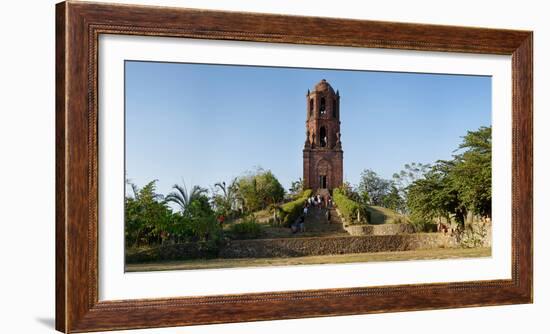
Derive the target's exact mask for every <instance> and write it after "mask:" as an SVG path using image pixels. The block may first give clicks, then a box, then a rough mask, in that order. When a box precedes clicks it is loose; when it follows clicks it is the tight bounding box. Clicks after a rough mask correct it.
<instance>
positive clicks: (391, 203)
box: [382, 184, 406, 212]
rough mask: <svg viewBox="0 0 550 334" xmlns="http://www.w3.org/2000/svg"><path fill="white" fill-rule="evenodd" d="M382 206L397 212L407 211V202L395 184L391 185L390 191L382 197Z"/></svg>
mask: <svg viewBox="0 0 550 334" xmlns="http://www.w3.org/2000/svg"><path fill="white" fill-rule="evenodd" d="M382 206H383V207H385V208H388V209H392V210H394V211H397V212H404V211H405V209H406V202H405V200H404V199H403V197H401V194H400V192H399V189H398V188H397V187H396V186H395V185H394V184H392V185H391V188H390V191H389V192H388V193H387V194H385V195H384V196H383V197H382Z"/></svg>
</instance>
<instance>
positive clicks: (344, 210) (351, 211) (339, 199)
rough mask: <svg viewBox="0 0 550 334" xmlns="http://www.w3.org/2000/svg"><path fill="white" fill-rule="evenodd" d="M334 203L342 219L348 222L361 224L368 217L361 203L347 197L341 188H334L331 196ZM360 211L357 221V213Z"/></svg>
mask: <svg viewBox="0 0 550 334" xmlns="http://www.w3.org/2000/svg"><path fill="white" fill-rule="evenodd" d="M332 198H333V200H334V204H336V206H337V207H338V211H340V214H342V216H344V219H345V220H347V221H348V222H349V223H350V224H361V223H365V222H368V217H367V215H366V211H365V210H364V209H363V207H362V206H361V204H359V203H357V202H355V201H353V200H351V199H349V198H348V197H347V196H346V195H344V192H343V191H342V190H341V189H334V192H333V196H332ZM358 212H359V213H360V216H361V220H364V221H361V222H360V221H357V213H358Z"/></svg>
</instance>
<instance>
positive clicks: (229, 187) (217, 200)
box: [212, 178, 241, 217]
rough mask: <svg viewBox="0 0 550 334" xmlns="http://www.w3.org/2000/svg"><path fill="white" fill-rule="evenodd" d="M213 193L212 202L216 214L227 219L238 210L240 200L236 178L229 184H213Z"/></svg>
mask: <svg viewBox="0 0 550 334" xmlns="http://www.w3.org/2000/svg"><path fill="white" fill-rule="evenodd" d="M213 193H214V195H213V196H212V202H213V204H214V207H215V208H216V212H217V213H218V214H220V215H224V216H226V217H229V216H231V215H232V214H234V213H235V212H237V211H238V210H239V207H240V202H241V200H240V197H239V187H238V183H237V178H234V179H233V180H232V181H231V183H230V184H226V183H225V182H218V183H216V184H214V192H213Z"/></svg>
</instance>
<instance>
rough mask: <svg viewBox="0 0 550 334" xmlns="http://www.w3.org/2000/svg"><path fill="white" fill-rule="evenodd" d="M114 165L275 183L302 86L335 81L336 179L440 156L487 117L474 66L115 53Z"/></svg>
mask: <svg viewBox="0 0 550 334" xmlns="http://www.w3.org/2000/svg"><path fill="white" fill-rule="evenodd" d="M125 73H126V74H125V75H126V86H125V89H126V92H125V99H126V173H127V177H128V178H129V179H130V180H131V181H132V182H134V183H136V184H138V185H139V186H142V185H143V184H145V183H147V182H148V181H150V180H153V179H158V180H159V183H158V191H159V192H161V193H163V194H167V193H169V192H170V188H171V186H172V185H173V184H174V183H181V182H182V181H183V180H184V181H185V183H186V184H187V186H188V187H189V186H191V185H195V184H198V185H201V186H203V187H206V188H210V187H211V186H212V185H213V184H214V183H215V182H218V181H226V182H227V181H230V180H231V179H232V178H233V177H235V176H239V175H242V174H243V173H244V172H246V171H250V170H253V169H255V168H256V167H257V166H260V167H263V168H264V169H270V170H271V171H272V172H273V173H274V174H275V175H276V176H277V177H278V178H279V180H280V181H281V183H282V184H283V186H284V187H285V188H288V187H289V185H290V183H291V182H292V181H294V180H297V179H298V178H300V177H302V149H303V144H304V140H305V117H306V98H305V95H306V92H307V90H308V89H312V88H313V86H314V85H315V84H316V83H317V82H319V81H320V80H321V79H326V80H327V81H328V82H329V83H330V84H331V85H332V87H333V88H334V89H335V90H336V89H338V90H339V91H340V95H341V102H340V114H341V117H340V118H341V123H342V124H341V133H342V146H343V149H344V179H346V180H347V181H350V182H351V183H353V184H357V183H358V180H359V174H360V172H361V171H362V170H363V169H367V168H368V169H372V170H374V171H376V172H377V173H378V174H380V175H381V176H383V177H386V178H390V177H391V176H392V174H393V173H394V172H398V171H399V170H401V169H402V167H403V165H404V164H405V163H410V162H422V163H431V162H434V161H435V160H438V159H448V158H450V157H451V156H452V154H453V150H455V149H456V148H457V146H458V144H459V143H460V142H461V138H460V137H461V136H463V135H464V134H465V133H466V131H467V130H475V129H477V128H479V127H480V126H489V125H491V78H490V77H484V76H462V75H440V74H417V73H391V72H369V71H346V70H330V69H302V68H273V67H256V66H227V65H203V64H181V63H159V62H136V61H127V62H126V72H125Z"/></svg>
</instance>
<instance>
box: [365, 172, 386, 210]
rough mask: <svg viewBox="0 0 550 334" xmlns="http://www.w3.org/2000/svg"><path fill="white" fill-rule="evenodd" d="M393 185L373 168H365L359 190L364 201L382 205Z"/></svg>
mask: <svg viewBox="0 0 550 334" xmlns="http://www.w3.org/2000/svg"><path fill="white" fill-rule="evenodd" d="M391 187H392V182H391V181H389V180H385V179H383V178H381V177H380V176H378V174H376V172H374V171H373V170H371V169H365V170H363V171H362V172H361V179H360V181H359V186H358V187H357V191H358V192H359V195H360V197H361V202H362V203H364V204H371V205H379V206H382V205H384V203H383V202H384V197H385V196H386V195H387V194H389V193H390V191H391Z"/></svg>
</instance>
